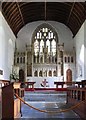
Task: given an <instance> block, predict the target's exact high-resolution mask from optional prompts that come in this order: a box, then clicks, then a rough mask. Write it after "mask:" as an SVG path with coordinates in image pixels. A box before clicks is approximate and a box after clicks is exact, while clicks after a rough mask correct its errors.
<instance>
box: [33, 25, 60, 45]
mask: <svg viewBox="0 0 86 120" xmlns="http://www.w3.org/2000/svg"><path fill="white" fill-rule="evenodd" d="M43 27H47V28H49V29H51V30H52V31H53V33H54V34H55V37H56V41H57V43H58V35H57V32H56V30H55V28H53V27H52V26H51V25H50V24H48V23H42V24H41V25H39V26H37V28H36V29H35V30H34V32H33V34H32V45H33V43H34V37H35V35H36V33H37V32H38V31H39V29H42V28H43Z"/></svg>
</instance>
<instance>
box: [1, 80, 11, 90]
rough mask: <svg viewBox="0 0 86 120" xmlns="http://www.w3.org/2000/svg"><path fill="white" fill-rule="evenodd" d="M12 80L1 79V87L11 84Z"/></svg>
mask: <svg viewBox="0 0 86 120" xmlns="http://www.w3.org/2000/svg"><path fill="white" fill-rule="evenodd" d="M9 84H10V81H9V80H0V88H2V87H3V86H6V85H9Z"/></svg>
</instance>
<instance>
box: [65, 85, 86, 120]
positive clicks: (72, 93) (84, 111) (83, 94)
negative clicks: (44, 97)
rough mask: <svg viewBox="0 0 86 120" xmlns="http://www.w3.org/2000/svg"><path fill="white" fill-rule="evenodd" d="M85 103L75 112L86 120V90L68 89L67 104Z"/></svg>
mask: <svg viewBox="0 0 86 120" xmlns="http://www.w3.org/2000/svg"><path fill="white" fill-rule="evenodd" d="M81 101H84V102H83V103H82V104H80V106H78V107H77V108H76V109H74V111H75V112H76V113H77V114H78V115H79V116H80V117H81V118H83V119H84V118H86V88H85V87H84V88H79V87H78V88H68V90H67V103H68V104H71V105H76V104H77V103H79V102H81Z"/></svg>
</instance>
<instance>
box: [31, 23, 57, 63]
mask: <svg viewBox="0 0 86 120" xmlns="http://www.w3.org/2000/svg"><path fill="white" fill-rule="evenodd" d="M32 43H33V44H34V48H33V49H34V55H35V56H34V58H35V57H36V58H37V56H38V55H39V60H40V61H41V56H42V55H43V57H44V58H43V59H44V63H46V62H48V61H49V56H51V57H53V56H55V55H56V49H57V48H56V46H57V43H58V42H57V37H56V33H55V31H53V28H52V27H50V26H48V25H46V24H45V25H44V26H39V27H38V28H37V29H36V31H35V32H34V37H33V42H32ZM36 61H37V60H36ZM40 61H37V63H38V62H40ZM54 61H55V60H54ZM34 63H35V62H34Z"/></svg>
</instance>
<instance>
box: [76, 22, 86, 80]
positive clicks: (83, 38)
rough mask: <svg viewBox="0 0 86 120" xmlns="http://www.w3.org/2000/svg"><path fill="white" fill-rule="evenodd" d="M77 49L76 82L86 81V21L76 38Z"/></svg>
mask: <svg viewBox="0 0 86 120" xmlns="http://www.w3.org/2000/svg"><path fill="white" fill-rule="evenodd" d="M74 41H75V47H76V80H77V81H81V80H83V79H86V21H85V22H84V23H83V25H82V26H81V28H80V30H79V31H78V33H77V35H76V36H75V38H74Z"/></svg>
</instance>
